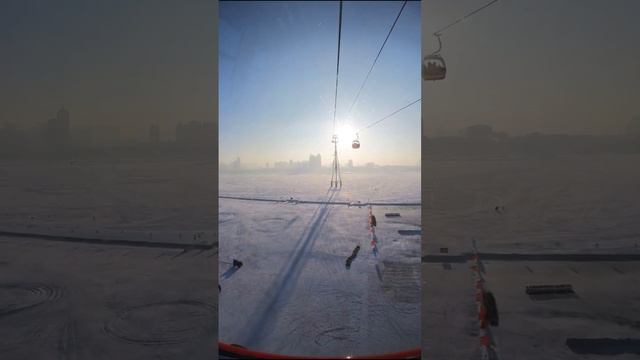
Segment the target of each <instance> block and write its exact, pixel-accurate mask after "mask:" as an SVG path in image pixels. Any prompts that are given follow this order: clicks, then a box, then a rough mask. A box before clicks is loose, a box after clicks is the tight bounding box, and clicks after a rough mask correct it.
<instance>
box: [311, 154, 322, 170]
mask: <svg viewBox="0 0 640 360" xmlns="http://www.w3.org/2000/svg"><path fill="white" fill-rule="evenodd" d="M309 167H310V168H312V169H319V168H321V167H322V158H321V157H320V154H317V155H313V154H311V155H309Z"/></svg>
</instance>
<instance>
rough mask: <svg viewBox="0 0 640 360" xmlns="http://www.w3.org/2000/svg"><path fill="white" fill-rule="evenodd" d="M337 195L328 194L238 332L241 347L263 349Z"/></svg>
mask: <svg viewBox="0 0 640 360" xmlns="http://www.w3.org/2000/svg"><path fill="white" fill-rule="evenodd" d="M338 193H339V190H338V191H334V192H331V194H330V195H329V197H328V198H327V200H326V201H325V202H324V205H321V206H319V207H318V208H317V209H316V210H315V211H314V213H313V216H312V217H311V220H310V222H309V224H308V225H307V227H306V228H305V230H304V232H303V233H302V236H301V237H300V239H298V241H297V243H296V244H295V247H294V249H293V250H292V251H291V253H290V254H289V256H288V258H287V261H286V262H285V264H284V266H282V268H281V269H280V271H279V272H278V275H277V276H276V278H275V279H274V281H273V282H272V284H271V286H270V287H269V290H267V292H266V294H265V296H264V297H263V298H262V301H261V302H260V304H259V305H258V306H257V308H256V309H255V310H254V312H253V313H252V314H251V316H250V317H249V321H248V322H247V324H246V325H245V326H243V327H242V328H241V331H242V332H243V333H244V336H240V339H239V340H242V342H240V344H241V345H244V346H250V347H258V346H260V345H262V342H263V340H264V337H265V335H268V334H270V333H271V332H272V329H273V327H274V326H275V322H276V320H277V317H278V314H279V313H280V312H281V310H282V308H283V307H284V305H285V304H286V303H287V301H288V299H289V297H290V296H291V294H292V293H293V291H294V289H295V284H296V282H297V280H298V278H299V277H300V273H301V272H302V269H303V268H304V265H305V264H306V262H307V260H308V257H307V256H306V255H307V254H308V253H309V251H310V250H311V249H312V248H313V245H314V243H315V241H316V239H317V238H318V235H319V233H320V230H321V229H322V227H323V226H324V224H325V222H326V221H327V218H328V216H329V212H330V206H329V204H328V203H329V202H331V201H332V200H333V198H335V197H336V195H337V194H338Z"/></svg>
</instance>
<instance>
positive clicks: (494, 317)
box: [482, 291, 500, 327]
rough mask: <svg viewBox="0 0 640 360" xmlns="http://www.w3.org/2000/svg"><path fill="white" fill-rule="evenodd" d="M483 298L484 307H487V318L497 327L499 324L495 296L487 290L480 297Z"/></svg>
mask: <svg viewBox="0 0 640 360" xmlns="http://www.w3.org/2000/svg"><path fill="white" fill-rule="evenodd" d="M482 298H483V299H484V300H483V302H484V307H485V308H486V309H487V320H488V321H489V324H491V326H494V327H497V326H498V324H499V320H500V319H499V318H498V305H497V304H496V298H495V297H494V296H493V294H492V293H491V292H490V291H487V292H486V293H485V294H484V296H483V297H482Z"/></svg>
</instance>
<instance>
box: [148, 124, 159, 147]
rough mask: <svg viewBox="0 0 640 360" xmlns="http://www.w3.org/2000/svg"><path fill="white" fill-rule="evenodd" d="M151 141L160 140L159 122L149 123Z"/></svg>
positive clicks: (155, 142)
mask: <svg viewBox="0 0 640 360" xmlns="http://www.w3.org/2000/svg"><path fill="white" fill-rule="evenodd" d="M149 142H150V143H152V144H157V143H158V142H160V126H158V124H151V125H149Z"/></svg>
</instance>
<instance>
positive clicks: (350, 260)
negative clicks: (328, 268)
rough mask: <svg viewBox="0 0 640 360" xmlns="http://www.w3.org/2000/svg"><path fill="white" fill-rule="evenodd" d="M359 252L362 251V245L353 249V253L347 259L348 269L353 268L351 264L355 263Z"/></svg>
mask: <svg viewBox="0 0 640 360" xmlns="http://www.w3.org/2000/svg"><path fill="white" fill-rule="evenodd" d="M358 251H360V245H356V247H355V248H354V249H353V252H352V253H351V256H349V257H348V258H347V262H346V263H345V265H346V266H347V268H349V267H350V266H351V262H352V261H353V259H355V258H356V256H358Z"/></svg>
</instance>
